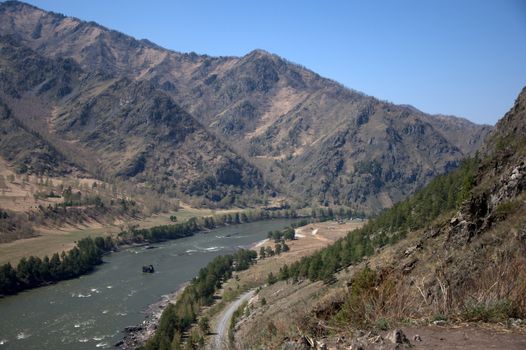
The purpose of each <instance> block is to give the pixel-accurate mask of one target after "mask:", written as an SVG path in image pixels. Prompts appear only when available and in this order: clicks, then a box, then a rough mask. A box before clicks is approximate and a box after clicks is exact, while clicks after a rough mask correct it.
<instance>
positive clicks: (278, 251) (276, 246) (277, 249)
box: [274, 243, 281, 255]
mask: <svg viewBox="0 0 526 350" xmlns="http://www.w3.org/2000/svg"><path fill="white" fill-rule="evenodd" d="M274 251H275V252H276V254H277V255H280V254H281V243H276V245H275V246H274Z"/></svg>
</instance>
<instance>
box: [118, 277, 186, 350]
mask: <svg viewBox="0 0 526 350" xmlns="http://www.w3.org/2000/svg"><path fill="white" fill-rule="evenodd" d="M187 285H188V283H185V284H183V285H182V286H181V287H179V289H177V291H176V292H174V293H171V294H167V295H163V296H162V297H161V300H159V301H158V302H156V303H153V304H151V305H150V306H148V307H147V308H146V309H145V310H144V311H143V313H144V314H145V315H146V316H145V320H144V321H142V323H140V324H138V325H136V326H129V327H126V328H125V329H124V333H125V335H124V338H123V339H122V340H120V341H119V342H117V343H116V344H115V347H117V348H119V349H122V350H132V349H137V348H138V347H140V346H142V345H144V344H145V343H146V341H147V340H148V339H149V338H150V337H151V336H152V335H153V334H154V333H155V330H156V329H157V325H158V324H159V320H160V318H161V314H162V313H163V310H164V309H165V308H166V307H167V306H168V304H170V303H175V302H176V300H177V298H178V296H179V295H180V294H181V293H182V292H183V291H184V289H185V287H186V286H187Z"/></svg>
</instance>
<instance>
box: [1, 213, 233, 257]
mask: <svg viewBox="0 0 526 350" xmlns="http://www.w3.org/2000/svg"><path fill="white" fill-rule="evenodd" d="M229 211H230V212H232V211H236V210H218V211H212V210H209V209H195V208H190V207H183V209H181V210H179V211H177V212H173V213H165V214H161V215H153V216H151V217H149V218H146V219H144V220H134V221H130V222H126V223H124V222H123V223H121V224H119V225H108V226H101V225H100V224H91V225H79V226H78V227H71V228H65V229H60V230H58V229H57V230H45V231H44V232H42V235H41V236H38V237H34V238H28V239H21V240H17V241H14V242H10V243H4V244H0V264H5V263H7V262H10V263H11V264H17V263H18V261H19V260H20V259H21V258H23V257H27V256H30V255H34V256H39V257H44V256H45V255H48V256H50V255H52V254H53V253H57V252H58V253H60V252H62V251H63V250H69V249H71V248H73V246H74V245H75V242H76V241H77V240H79V239H81V238H84V237H87V236H90V237H96V236H103V235H104V236H105V235H108V234H117V233H119V232H120V231H121V230H122V229H123V228H124V229H125V228H126V227H127V226H128V225H129V224H133V225H139V227H141V228H149V227H153V226H159V225H168V224H171V223H172V222H171V221H170V216H171V215H175V216H177V221H178V222H183V221H186V220H188V219H189V218H191V217H194V216H208V215H214V214H222V213H226V212H229Z"/></svg>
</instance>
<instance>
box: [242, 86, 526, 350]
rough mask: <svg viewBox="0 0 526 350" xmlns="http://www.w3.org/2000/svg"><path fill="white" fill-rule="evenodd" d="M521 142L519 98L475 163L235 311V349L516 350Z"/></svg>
mask: <svg viewBox="0 0 526 350" xmlns="http://www.w3.org/2000/svg"><path fill="white" fill-rule="evenodd" d="M525 136H526V88H524V89H523V91H522V92H521V93H520V95H519V97H518V98H517V100H516V103H515V105H514V107H513V108H512V109H511V110H510V111H509V112H508V113H507V114H506V115H505V116H504V117H503V118H502V119H501V120H500V121H499V122H498V123H497V125H496V127H495V129H494V130H493V131H492V133H491V134H490V136H489V137H488V141H487V142H486V143H485V145H484V148H483V150H484V151H483V152H481V153H480V155H479V158H478V159H476V160H475V161H470V162H467V163H465V165H464V166H463V167H461V168H460V169H458V170H456V171H454V172H452V173H450V174H448V175H446V176H443V177H439V178H437V179H435V180H433V181H432V182H431V184H430V185H429V186H427V187H426V188H424V189H423V190H422V191H420V192H418V193H417V194H416V195H415V196H411V197H410V198H408V199H407V200H405V201H403V202H401V203H399V204H398V205H396V206H395V207H394V208H392V209H390V210H388V211H386V212H384V213H382V214H381V215H379V216H378V217H377V218H376V219H373V220H371V221H370V222H368V223H367V224H366V225H365V226H364V227H363V228H361V229H358V230H356V231H353V232H351V233H349V234H348V236H347V237H346V238H344V239H342V240H340V241H339V242H336V243H335V244H333V245H332V246H330V247H329V248H327V249H324V250H322V251H320V252H319V253H316V254H314V255H313V256H311V257H309V258H305V259H303V260H302V261H300V262H299V263H296V264H292V265H291V266H286V267H281V268H280V271H279V276H280V277H281V279H282V280H283V281H281V282H278V283H275V284H272V285H270V286H267V287H264V288H263V289H261V292H260V293H259V300H262V299H265V303H256V302H254V303H252V304H251V306H250V307H249V308H248V309H247V310H244V312H243V310H241V311H240V314H243V315H244V316H243V317H241V319H240V320H239V321H238V323H237V325H235V327H234V329H235V330H236V336H235V339H236V346H237V347H239V348H260V347H264V348H283V349H309V348H327V347H328V348H337V349H339V348H349V346H351V348H352V349H360V348H361V349H391V348H393V349H400V348H408V347H411V346H410V344H411V343H412V347H415V348H417V349H419V348H422V349H428V348H473V349H475V348H491V347H500V346H502V344H506V347H507V348H510V349H521V348H523V347H524V345H525V344H526V338H525V334H526V328H525V327H526V324H525V323H524V319H525V318H526V274H525V271H526V219H525V218H526V192H525V191H526V137H525ZM436 204H439V205H440V207H439V208H435V206H436ZM291 282H292V283H291ZM291 315H293V316H291ZM400 328H402V331H400V330H397V329H400ZM387 330H391V332H390V333H389V334H387ZM393 330H395V331H393ZM404 332H406V333H407V334H411V338H410V339H406V338H405V335H404ZM458 332H462V333H463V334H464V338H463V339H459V338H458V337H457V335H456V334H457V333H458ZM466 334H470V336H469V337H468V336H466ZM475 334H477V335H475ZM413 336H414V337H413ZM470 337H471V338H470ZM496 339H500V340H498V341H497V340H496Z"/></svg>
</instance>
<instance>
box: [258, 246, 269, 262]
mask: <svg viewBox="0 0 526 350" xmlns="http://www.w3.org/2000/svg"><path fill="white" fill-rule="evenodd" d="M266 257H267V254H266V252H265V247H261V248H259V258H260V259H265V258H266Z"/></svg>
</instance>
